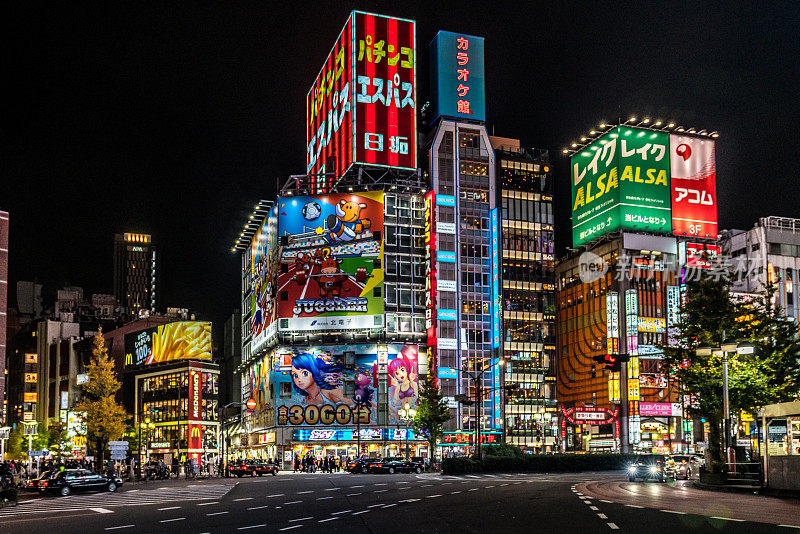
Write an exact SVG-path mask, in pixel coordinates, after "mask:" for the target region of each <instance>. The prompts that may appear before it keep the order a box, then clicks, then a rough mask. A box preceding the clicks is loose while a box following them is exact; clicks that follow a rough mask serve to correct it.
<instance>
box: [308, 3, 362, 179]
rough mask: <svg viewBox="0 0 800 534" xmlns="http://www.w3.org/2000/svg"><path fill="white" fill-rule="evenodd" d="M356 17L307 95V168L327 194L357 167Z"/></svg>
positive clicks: (348, 22) (342, 35)
mask: <svg viewBox="0 0 800 534" xmlns="http://www.w3.org/2000/svg"><path fill="white" fill-rule="evenodd" d="M353 92H354V87H353V16H352V15H351V16H350V18H348V19H347V23H345V25H344V28H342V33H340V34H339V38H338V39H337V40H336V44H334V45H333V49H332V50H331V53H330V54H328V59H327V60H326V61H325V64H324V65H323V66H322V69H321V70H320V71H319V74H318V75H317V79H316V81H315V82H314V85H313V86H311V90H310V91H309V92H308V95H306V149H307V154H306V167H307V172H308V173H309V174H317V173H326V172H332V173H335V176H334V175H330V176H318V177H317V179H316V180H314V184H315V185H316V190H318V191H327V188H329V187H332V186H333V184H334V183H335V179H336V178H337V177H339V176H341V175H342V174H343V173H344V172H345V171H346V170H347V169H349V168H350V166H351V165H352V164H353V135H352V134H353V131H352V124H353V115H352V108H353V101H352V97H353Z"/></svg>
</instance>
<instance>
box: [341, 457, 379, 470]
mask: <svg viewBox="0 0 800 534" xmlns="http://www.w3.org/2000/svg"><path fill="white" fill-rule="evenodd" d="M380 461H381V459H380V458H354V459H353V460H351V461H350V463H348V464H347V470H348V471H350V472H351V473H369V472H370V469H369V467H370V465H371V464H373V463H375V462H380Z"/></svg>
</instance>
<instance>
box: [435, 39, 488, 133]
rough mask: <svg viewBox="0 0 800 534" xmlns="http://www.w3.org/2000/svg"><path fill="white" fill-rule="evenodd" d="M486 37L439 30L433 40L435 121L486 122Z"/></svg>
mask: <svg viewBox="0 0 800 534" xmlns="http://www.w3.org/2000/svg"><path fill="white" fill-rule="evenodd" d="M483 44H484V43H483V37H475V36H473V35H464V34H461V33H452V32H446V31H440V32H439V33H437V34H436V37H434V39H433V41H431V45H430V51H431V78H430V79H431V85H432V87H431V94H432V95H433V104H434V106H435V107H434V114H433V116H434V118H435V117H439V116H440V115H445V116H448V117H454V118H457V119H471V120H476V121H484V120H486V84H485V77H484V53H483Z"/></svg>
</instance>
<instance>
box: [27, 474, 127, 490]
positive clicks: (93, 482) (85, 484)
mask: <svg viewBox="0 0 800 534" xmlns="http://www.w3.org/2000/svg"><path fill="white" fill-rule="evenodd" d="M120 486H122V479H120V478H117V477H113V478H110V477H105V476H102V475H98V474H97V473H93V472H92V471H89V470H88V469H67V470H65V471H58V472H56V473H55V474H54V475H53V476H52V477H50V478H48V479H47V480H43V481H42V482H40V483H39V493H41V494H43V495H44V494H45V493H57V494H58V495H61V496H62V497H66V496H67V495H71V494H72V493H73V492H77V491H92V490H95V491H103V490H106V491H111V492H114V491H117V489H118V488H119V487H120Z"/></svg>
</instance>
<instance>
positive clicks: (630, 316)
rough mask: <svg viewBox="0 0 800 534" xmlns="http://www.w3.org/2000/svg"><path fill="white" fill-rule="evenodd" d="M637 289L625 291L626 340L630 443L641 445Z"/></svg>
mask: <svg viewBox="0 0 800 534" xmlns="http://www.w3.org/2000/svg"><path fill="white" fill-rule="evenodd" d="M637 308H638V298H637V294H636V290H635V289H628V290H627V291H625V339H626V345H627V347H626V348H627V349H628V356H629V360H628V441H629V442H630V443H639V442H640V441H641V440H642V438H641V430H640V424H641V421H640V417H639V317H638V311H637Z"/></svg>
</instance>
